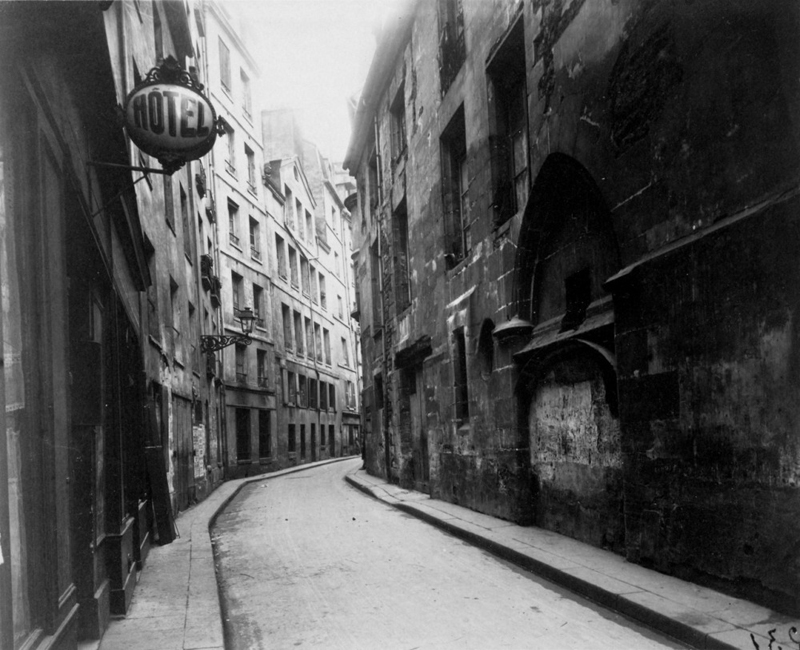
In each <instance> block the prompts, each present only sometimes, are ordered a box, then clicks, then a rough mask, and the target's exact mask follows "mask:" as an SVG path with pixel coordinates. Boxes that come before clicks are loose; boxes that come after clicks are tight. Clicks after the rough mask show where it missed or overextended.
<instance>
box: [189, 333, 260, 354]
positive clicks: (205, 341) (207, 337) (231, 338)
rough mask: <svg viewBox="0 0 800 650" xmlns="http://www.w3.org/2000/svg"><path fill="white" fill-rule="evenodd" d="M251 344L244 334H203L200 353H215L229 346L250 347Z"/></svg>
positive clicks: (250, 340) (251, 340)
mask: <svg viewBox="0 0 800 650" xmlns="http://www.w3.org/2000/svg"><path fill="white" fill-rule="evenodd" d="M252 342H253V339H251V338H250V337H249V336H247V335H246V334H244V335H242V334H232V335H228V334H204V335H203V336H201V337H200V351H201V352H202V353H204V354H205V353H207V352H216V351H217V350H221V349H222V348H227V347H228V346H229V345H233V344H234V343H235V344H236V345H250V344H251V343H252Z"/></svg>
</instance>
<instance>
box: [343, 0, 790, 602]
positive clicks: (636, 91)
mask: <svg viewBox="0 0 800 650" xmlns="http://www.w3.org/2000/svg"><path fill="white" fill-rule="evenodd" d="M798 11H799V10H798V7H797V6H796V4H795V3H792V2H789V1H786V0H768V1H766V2H759V3H752V2H744V1H738V0H736V1H733V2H725V3H717V2H711V1H706V0H703V1H700V2H692V3H673V2H659V1H657V2H643V1H640V0H599V1H597V2H585V1H574V2H559V1H556V2H543V1H540V0H523V1H521V2H517V1H510V0H437V1H436V2H432V1H420V2H412V3H409V5H408V8H407V11H406V12H404V13H403V14H402V15H401V16H400V17H399V18H398V19H397V20H395V21H392V23H391V27H390V28H389V29H387V30H385V31H384V32H383V33H382V35H381V38H380V41H379V46H378V50H377V53H376V55H375V58H374V60H373V63H372V67H371V70H370V73H369V76H368V80H367V83H366V86H365V89H364V91H363V94H362V96H361V99H360V101H359V105H358V109H357V114H356V123H355V129H354V134H353V137H352V140H351V143H350V148H349V151H348V156H347V160H346V161H345V167H347V168H348V169H349V170H350V171H351V173H353V174H354V175H355V176H356V177H357V181H358V193H357V197H358V198H357V208H354V213H353V225H354V233H355V236H356V240H357V248H358V254H357V256H356V258H357V278H358V284H357V293H358V297H359V306H358V313H359V315H360V321H361V327H362V337H361V345H362V353H363V360H364V400H363V402H364V409H363V415H364V421H365V424H366V430H365V436H366V463H367V467H368V469H369V471H370V472H372V473H374V474H377V475H382V476H386V477H388V478H390V479H391V480H392V481H395V482H398V483H400V484H401V485H406V486H409V487H415V488H417V489H422V490H425V491H428V492H430V494H431V495H432V496H434V497H436V498H440V499H445V500H448V501H452V502H456V503H460V504H462V505H465V506H468V507H470V508H473V509H475V510H478V511H481V512H486V513H489V514H492V515H494V516H499V517H503V518H506V519H509V520H513V521H516V522H520V523H531V524H535V525H538V526H541V527H544V528H547V529H550V530H554V531H558V532H560V533H563V534H566V535H569V536H571V537H574V538H576V539H579V540H582V541H585V542H587V543H590V544H594V545H597V546H601V547H604V548H608V549H611V550H613V551H615V552H617V553H620V554H623V555H625V556H626V557H627V558H628V559H629V560H631V561H634V562H637V563H641V564H643V565H646V566H650V567H653V568H655V569H658V570H660V571H663V572H666V573H671V574H674V575H678V576H680V577H682V578H686V579H690V580H695V581H698V582H701V583H704V584H708V585H712V586H714V587H716V588H719V589H722V590H727V591H729V592H731V593H736V594H739V595H743V596H744V597H747V598H749V599H751V600H756V601H759V602H763V603H766V604H768V605H771V606H773V607H775V608H777V609H782V610H791V611H795V612H796V611H798V608H800V601H798V596H797V594H798V593H800V591H799V589H798V588H799V587H800V555H798V551H797V549H798V542H799V541H800V523H799V522H798V520H797V518H796V516H795V515H794V514H792V513H796V511H797V505H798V503H799V502H800V494H799V493H798V489H799V488H798V480H800V438H799V437H798V419H799V418H800V410H798V407H797V404H798V399H797V398H798V389H799V388H800V384H799V383H798V380H800V365H798V359H800V357H798V354H797V350H798V346H799V345H800V339H798V334H797V327H798V323H800V313H799V312H798V307H800V305H799V304H798V299H797V292H796V291H795V290H794V285H795V284H796V282H795V280H796V279H797V276H798V268H799V267H798V266H797V263H796V255H795V245H796V242H797V233H798V230H797V223H796V213H797V210H798V208H799V207H800V200H799V199H798V187H799V186H800V185H799V183H800V155H798V152H799V151H800V149H798V147H797V139H798V135H800V122H798V120H797V119H796V117H795V115H796V113H797V108H798V102H800V82H799V81H798V79H800V76H798V63H797V61H798V57H797V49H798V43H800V39H798V31H799V30H800V13H798Z"/></svg>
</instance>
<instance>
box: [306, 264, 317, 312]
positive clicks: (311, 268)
mask: <svg viewBox="0 0 800 650" xmlns="http://www.w3.org/2000/svg"><path fill="white" fill-rule="evenodd" d="M308 273H309V276H310V280H311V300H313V301H314V304H317V303H319V279H318V278H317V270H316V269H315V268H314V266H313V265H310V266H309V270H308Z"/></svg>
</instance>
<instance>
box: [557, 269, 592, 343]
mask: <svg viewBox="0 0 800 650" xmlns="http://www.w3.org/2000/svg"><path fill="white" fill-rule="evenodd" d="M564 294H565V297H566V303H567V306H566V310H565V312H564V318H562V319H561V331H562V332H566V331H567V330H573V329H575V328H576V327H578V325H580V324H581V323H582V322H583V321H584V320H585V319H586V309H587V307H588V306H589V303H590V302H592V273H591V269H589V268H588V267H587V268H585V269H582V270H580V271H578V272H577V273H573V274H572V275H570V276H569V277H567V278H566V279H565V280H564Z"/></svg>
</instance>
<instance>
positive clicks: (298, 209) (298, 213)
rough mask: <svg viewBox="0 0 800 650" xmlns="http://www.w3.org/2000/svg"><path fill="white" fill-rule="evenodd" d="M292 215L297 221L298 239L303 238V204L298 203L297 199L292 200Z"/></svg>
mask: <svg viewBox="0 0 800 650" xmlns="http://www.w3.org/2000/svg"><path fill="white" fill-rule="evenodd" d="M294 217H295V223H297V236H298V237H300V239H305V234H304V233H305V226H304V222H303V204H302V203H300V201H298V200H297V199H295V202H294Z"/></svg>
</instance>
